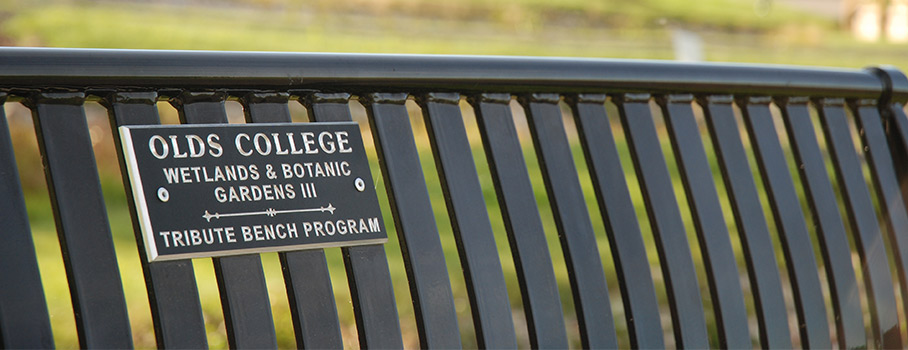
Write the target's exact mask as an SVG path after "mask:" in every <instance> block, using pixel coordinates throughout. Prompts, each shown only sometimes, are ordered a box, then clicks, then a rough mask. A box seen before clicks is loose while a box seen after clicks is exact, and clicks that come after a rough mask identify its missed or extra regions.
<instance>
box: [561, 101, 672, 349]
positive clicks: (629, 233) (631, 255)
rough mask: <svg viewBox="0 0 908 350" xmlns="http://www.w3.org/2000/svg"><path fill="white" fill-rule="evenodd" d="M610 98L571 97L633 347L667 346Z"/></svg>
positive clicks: (651, 347)
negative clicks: (612, 122) (614, 132)
mask: <svg viewBox="0 0 908 350" xmlns="http://www.w3.org/2000/svg"><path fill="white" fill-rule="evenodd" d="M605 100H606V95H585V94H584V95H578V96H574V97H571V98H568V99H567V101H568V103H569V104H570V105H571V109H572V110H573V113H574V120H575V122H576V123H577V131H578V133H579V136H580V143H581V145H582V146H583V152H584V155H585V157H586V163H587V165H588V166H589V171H590V178H592V180H593V187H594V188H595V190H596V199H597V201H598V202H599V211H600V215H602V218H603V220H604V221H605V225H606V228H607V230H606V234H607V235H608V238H609V246H610V247H611V250H612V255H613V256H614V257H615V270H616V272H617V274H618V283H619V287H620V289H621V296H622V300H623V303H624V314H625V319H626V322H627V330H628V333H629V335H630V346H631V348H634V349H657V348H664V347H665V343H664V342H663V339H662V337H663V334H662V324H661V320H660V314H659V302H658V301H657V300H656V291H655V287H654V286H653V279H652V271H651V270H650V266H649V260H648V259H647V253H646V246H645V245H644V243H643V237H642V235H641V232H640V224H639V223H638V222H637V213H636V212H634V204H633V202H632V201H631V197H630V192H629V191H628V187H627V181H626V180H625V174H624V169H623V168H622V166H621V158H620V157H619V156H618V149H617V148H616V145H615V138H614V136H613V135H612V127H611V125H610V123H609V119H608V117H607V116H606V114H605V106H604V103H605Z"/></svg>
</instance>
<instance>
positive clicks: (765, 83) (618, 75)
mask: <svg viewBox="0 0 908 350" xmlns="http://www.w3.org/2000/svg"><path fill="white" fill-rule="evenodd" d="M0 76H2V77H3V78H4V79H3V81H4V83H3V84H4V85H7V86H12V85H14V86H17V87H21V88H48V87H73V86H75V87H86V86H90V87H98V88H105V87H107V88H110V87H119V86H131V87H155V88H173V87H183V88H192V89H198V88H225V87H231V88H241V89H247V88H250V89H273V90H278V91H286V90H287V89H294V88H326V90H329V91H332V90H333V91H336V90H337V89H339V88H340V89H343V90H344V91H348V92H352V91H370V92H371V91H389V92H394V91H417V90H425V89H428V90H430V91H441V90H445V91H459V92H461V93H464V94H475V93H487V92H509V93H513V92H555V93H570V92H576V93H579V92H591V93H602V92H627V91H632V92H633V91H636V92H682V91H683V92H688V93H719V94H724V93H732V92H734V93H741V94H755V95H773V96H829V97H846V96H847V97H856V98H879V97H880V94H881V92H882V84H880V80H879V79H877V78H876V77H875V76H874V75H873V74H872V73H868V72H864V71H860V70H854V69H830V68H826V69H817V68H812V67H790V66H768V65H767V66H760V65H739V64H715V63H711V64H710V63H683V62H668V61H647V60H604V59H568V58H538V57H537V58H527V57H478V56H441V55H434V56H427V55H422V56H421V55H383V54H336V53H261V52H257V53H255V52H205V51H142V50H84V49H47V48H4V49H3V50H2V51H0ZM8 84H9V85H8Z"/></svg>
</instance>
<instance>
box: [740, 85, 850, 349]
mask: <svg viewBox="0 0 908 350" xmlns="http://www.w3.org/2000/svg"><path fill="white" fill-rule="evenodd" d="M770 102H772V100H771V99H770V98H768V97H752V98H750V99H748V100H746V101H745V100H739V104H740V106H741V111H742V114H743V115H744V121H745V124H746V125H747V132H748V134H749V135H750V139H751V143H752V144H753V148H754V154H755V155H756V158H757V167H758V168H759V169H760V174H762V178H763V182H764V185H765V187H766V190H767V196H768V197H769V207H770V208H771V209H772V211H773V218H774V219H775V222H776V228H777V229H778V231H779V235H780V236H781V241H782V252H783V253H784V254H785V261H787V262H788V263H787V264H786V265H785V266H786V267H788V275H789V278H790V279H791V288H792V292H793V294H794V300H795V309H796V310H797V314H798V321H799V324H798V329H799V330H800V332H801V344H802V345H803V346H804V347H811V348H831V347H832V344H831V343H830V340H831V338H830V336H829V321H828V320H827V319H826V305H825V303H824V302H823V298H818V297H817V296H818V295H823V290H822V289H821V287H820V277H819V275H818V271H819V268H818V267H817V263H816V257H815V256H814V254H813V245H812V243H811V242H810V233H809V232H807V222H806V220H805V218H804V212H803V211H802V210H801V202H800V199H799V198H798V195H797V191H796V190H795V187H794V182H793V180H792V178H791V173H790V172H789V170H788V162H787V161H786V160H785V153H784V152H783V151H782V145H781V144H780V143H779V135H778V134H777V133H776V126H775V124H774V123H773V121H772V114H771V113H770V111H769V103H770Z"/></svg>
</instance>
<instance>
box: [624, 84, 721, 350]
mask: <svg viewBox="0 0 908 350" xmlns="http://www.w3.org/2000/svg"><path fill="white" fill-rule="evenodd" d="M614 100H615V102H616V103H617V104H618V111H619V113H620V115H621V122H622V123H623V124H624V132H625V134H626V135H627V139H628V143H629V145H630V148H631V155H632V156H633V157H632V158H633V160H634V168H635V169H636V171H637V178H638V179H639V181H640V187H641V189H642V192H643V196H644V200H645V203H646V211H647V213H648V214H649V218H650V225H651V226H652V229H653V234H654V236H655V237H656V248H657V251H658V252H659V263H660V264H661V265H662V273H663V274H664V275H665V285H666V290H667V293H668V299H669V306H670V308H671V312H672V326H673V327H674V329H675V341H676V342H677V345H678V347H679V348H686V349H705V348H708V347H709V340H708V338H707V332H706V321H705V318H704V315H703V301H702V300H701V297H700V287H699V284H698V282H697V272H696V270H695V269H694V263H693V258H692V256H691V252H690V245H689V244H688V242H687V233H686V232H685V229H684V222H683V221H682V220H681V213H680V209H679V208H678V203H677V201H676V200H675V193H674V189H673V188H672V180H671V176H670V175H669V173H668V168H667V166H666V163H665V155H664V154H663V153H662V148H661V143H660V142H659V136H658V135H657V134H656V125H655V121H654V120H653V116H652V113H651V112H650V106H649V101H650V95H649V94H628V95H621V96H615V98H614Z"/></svg>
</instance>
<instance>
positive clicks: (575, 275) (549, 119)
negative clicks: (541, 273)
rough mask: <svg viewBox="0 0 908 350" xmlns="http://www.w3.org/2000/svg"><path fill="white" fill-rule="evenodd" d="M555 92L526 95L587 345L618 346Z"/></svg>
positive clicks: (606, 288) (590, 346)
mask: <svg viewBox="0 0 908 350" xmlns="http://www.w3.org/2000/svg"><path fill="white" fill-rule="evenodd" d="M559 99H560V98H559V96H558V95H555V94H534V95H527V96H522V97H521V100H522V103H523V106H524V110H526V116H527V121H528V123H529V125H530V133H531V134H532V136H533V146H534V148H535V149H536V157H537V158H538V159H539V165H540V167H541V168H542V178H543V180H544V182H545V187H546V192H547V193H548V196H549V202H550V203H551V208H552V212H553V214H554V217H555V226H556V227H557V229H558V238H559V239H560V240H561V250H562V251H563V252H564V257H565V259H564V260H565V263H566V264H567V268H568V271H570V273H568V278H569V279H570V282H571V291H572V292H573V295H574V308H575V310H576V312H577V323H578V324H579V327H580V339H581V342H582V344H583V347H584V348H617V347H618V343H617V339H616V338H617V336H616V334H615V321H614V318H613V317H612V309H611V305H610V303H611V302H610V301H609V298H608V295H609V293H608V286H606V284H605V272H604V271H603V268H602V260H601V259H600V258H599V249H598V244H597V243H596V236H595V235H594V233H593V226H592V224H591V222H590V214H589V210H588V209H587V207H586V201H585V199H584V198H583V191H582V190H581V189H580V181H579V179H578V175H577V168H576V166H575V164H574V158H573V156H572V155H571V147H570V144H568V139H567V135H566V133H565V129H564V122H563V120H562V116H561V108H560V107H559V106H558V102H559Z"/></svg>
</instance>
